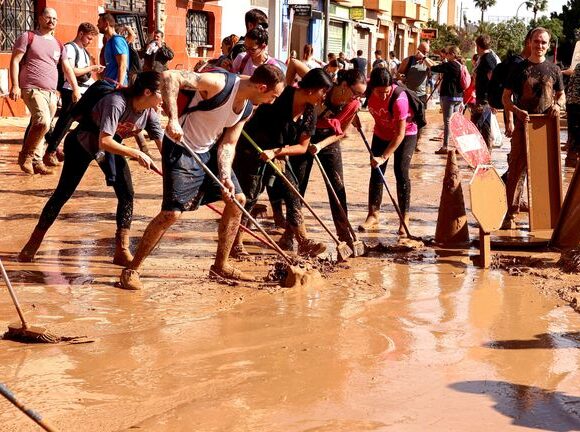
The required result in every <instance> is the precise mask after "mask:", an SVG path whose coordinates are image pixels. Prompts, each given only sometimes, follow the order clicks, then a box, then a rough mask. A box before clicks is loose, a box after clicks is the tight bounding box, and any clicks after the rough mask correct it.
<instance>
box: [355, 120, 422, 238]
mask: <svg viewBox="0 0 580 432" xmlns="http://www.w3.org/2000/svg"><path fill="white" fill-rule="evenodd" d="M356 117H357V120H358V124H359V126H356V130H358V133H359V134H360V136H361V138H362V139H363V142H364V144H365V147H366V148H367V150H368V152H369V155H370V156H371V157H373V151H372V150H371V146H370V145H369V142H368V141H367V137H366V136H365V134H364V132H363V131H362V129H361V127H360V119H358V114H357V115H356ZM375 169H376V170H377V172H378V173H379V175H380V176H381V180H382V181H383V185H384V186H385V189H386V190H387V194H388V195H389V198H390V199H391V202H392V203H393V207H395V211H396V212H397V215H398V216H399V221H401V226H402V227H403V229H404V230H405V234H407V237H408V238H409V239H411V240H415V241H417V242H421V243H423V240H422V239H421V237H416V236H413V235H411V233H410V232H409V227H408V226H407V224H406V223H405V219H404V218H403V214H402V213H401V209H400V208H399V205H398V204H397V202H396V201H395V198H394V197H393V195H392V194H391V191H390V190H389V184H388V183H387V179H386V178H385V176H384V175H383V172H382V171H381V168H380V167H378V166H377V167H376V168H375Z"/></svg>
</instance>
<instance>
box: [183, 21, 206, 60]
mask: <svg viewBox="0 0 580 432" xmlns="http://www.w3.org/2000/svg"><path fill="white" fill-rule="evenodd" d="M185 26H186V33H185V43H186V44H187V49H188V51H189V55H190V56H193V57H194V56H196V55H197V49H198V48H207V47H208V46H209V42H210V39H209V14H207V13H205V12H200V11H193V10H190V11H189V12H188V13H187V17H186V23H185Z"/></svg>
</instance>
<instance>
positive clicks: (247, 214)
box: [181, 144, 294, 265]
mask: <svg viewBox="0 0 580 432" xmlns="http://www.w3.org/2000/svg"><path fill="white" fill-rule="evenodd" d="M181 146H182V147H184V148H185V149H186V150H187V151H188V152H189V154H190V155H191V157H192V158H193V159H194V160H195V162H197V164H198V165H199V166H200V167H201V169H203V170H204V171H205V173H206V174H207V175H208V176H210V177H211V179H212V180H213V181H214V182H216V183H217V184H218V185H219V186H220V187H221V188H222V189H223V190H226V187H225V186H224V184H223V183H222V182H221V181H220V180H219V179H218V178H217V176H216V175H215V174H214V173H213V172H212V171H211V170H210V169H209V168H208V167H207V165H206V164H204V163H203V162H202V160H201V159H200V158H199V156H198V155H197V154H196V153H195V152H194V151H192V150H191V149H190V148H189V147H187V146H186V145H185V144H181ZM232 201H233V202H234V204H235V205H236V206H237V207H238V208H239V209H240V210H241V211H242V213H243V214H244V215H245V216H246V217H247V218H248V220H249V221H250V222H252V223H253V224H254V226H255V227H256V228H258V230H259V231H260V232H261V233H262V235H263V236H264V237H266V238H267V239H268V241H269V242H270V245H271V246H272V247H273V248H274V250H275V251H276V252H278V254H279V255H280V256H281V257H282V258H284V259H285V260H286V262H288V264H290V265H294V262H293V261H292V259H291V258H290V257H289V256H288V254H286V253H285V252H284V251H283V250H282V249H280V246H278V244H276V242H275V241H274V240H272V237H270V236H269V235H268V233H267V232H266V230H264V228H262V226H261V225H260V224H259V223H258V221H257V220H256V219H254V218H253V217H252V215H251V214H250V212H248V211H247V210H246V209H245V208H244V206H243V205H242V204H241V203H240V202H239V201H238V200H237V199H236V198H235V197H232Z"/></svg>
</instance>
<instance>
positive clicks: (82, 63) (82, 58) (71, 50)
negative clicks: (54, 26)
mask: <svg viewBox="0 0 580 432" xmlns="http://www.w3.org/2000/svg"><path fill="white" fill-rule="evenodd" d="M72 44H75V45H76V48H77V49H78V51H79V58H78V60H77V62H78V65H77V67H78V68H79V69H80V68H84V67H87V66H90V65H91V59H90V58H89V56H88V54H87V52H86V51H85V50H84V49H83V47H80V46H78V45H77V44H76V43H74V42H72V43H67V44H66V45H65V46H64V47H65V48H66V54H67V56H68V61H69V63H70V65H71V67H73V68H74V67H75V60H76V55H77V54H76V51H75V47H73V46H72ZM94 82H95V80H94V79H93V77H91V78H90V79H89V80H88V81H86V82H84V83H83V84H82V85H81V84H80V83H79V90H80V92H81V94H83V93H84V92H86V91H87V88H89V87H90V85H91V84H92V83H94ZM62 88H65V89H67V90H72V87H71V85H70V84H69V83H68V81H67V80H66V78H65V81H64V84H63V85H62Z"/></svg>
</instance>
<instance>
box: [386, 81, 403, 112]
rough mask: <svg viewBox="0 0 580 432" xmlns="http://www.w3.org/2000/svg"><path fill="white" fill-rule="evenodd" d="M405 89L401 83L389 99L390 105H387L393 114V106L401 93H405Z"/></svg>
mask: <svg viewBox="0 0 580 432" xmlns="http://www.w3.org/2000/svg"><path fill="white" fill-rule="evenodd" d="M404 90H405V89H404V88H403V87H402V86H400V85H399V86H397V88H395V89H394V90H393V93H391V98H390V99H389V105H388V107H387V109H388V111H389V113H390V114H391V116H392V115H393V106H394V105H395V102H396V101H397V99H398V98H399V96H400V95H401V93H403V91H404Z"/></svg>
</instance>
